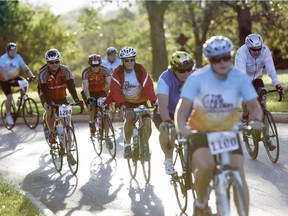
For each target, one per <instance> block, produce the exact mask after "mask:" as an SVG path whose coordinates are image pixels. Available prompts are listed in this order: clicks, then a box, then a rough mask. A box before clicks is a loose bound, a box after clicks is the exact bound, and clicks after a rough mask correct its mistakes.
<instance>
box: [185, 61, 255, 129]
mask: <svg viewBox="0 0 288 216" xmlns="http://www.w3.org/2000/svg"><path fill="white" fill-rule="evenodd" d="M180 97H181V98H185V99H187V100H189V101H192V102H193V112H192V114H191V116H190V119H189V122H188V123H189V126H190V127H191V128H192V129H194V130H199V131H229V130H231V129H232V127H233V126H234V125H235V124H236V123H237V122H238V121H239V115H238V109H239V107H240V105H241V102H242V99H243V102H248V101H250V100H252V99H256V98H257V97H258V96H257V93H256V91H255V89H254V87H253V85H252V83H251V81H250V79H249V77H248V76H247V75H245V74H244V73H243V72H241V71H240V70H238V69H237V68H235V67H233V68H232V69H231V70H230V71H229V73H228V76H227V78H226V79H225V80H221V79H218V78H217V77H216V76H215V74H214V72H213V71H212V69H211V66H210V65H207V66H206V67H204V68H202V69H199V70H197V71H196V72H195V73H193V74H191V75H190V76H189V77H188V79H187V80H186V82H185V83H184V85H183V88H182V92H181V95H180Z"/></svg>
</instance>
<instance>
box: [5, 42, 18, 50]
mask: <svg viewBox="0 0 288 216" xmlns="http://www.w3.org/2000/svg"><path fill="white" fill-rule="evenodd" d="M16 47H17V46H16V43H13V42H10V43H8V44H7V45H6V51H10V50H14V49H16Z"/></svg>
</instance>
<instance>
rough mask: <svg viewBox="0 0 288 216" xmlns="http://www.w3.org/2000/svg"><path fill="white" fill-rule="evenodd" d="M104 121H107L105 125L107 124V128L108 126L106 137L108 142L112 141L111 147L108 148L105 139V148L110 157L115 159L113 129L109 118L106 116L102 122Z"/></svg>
mask: <svg viewBox="0 0 288 216" xmlns="http://www.w3.org/2000/svg"><path fill="white" fill-rule="evenodd" d="M105 119H106V120H107V123H108V126H109V132H108V133H109V134H108V137H109V139H110V141H112V145H111V146H110V145H109V143H107V140H106V139H105V142H106V146H107V148H108V151H109V154H110V155H111V157H112V158H115V156H116V139H115V131H114V127H113V124H112V121H111V119H110V118H109V116H106V117H105V118H104V120H105ZM105 137H106V135H105ZM111 147H112V148H111Z"/></svg>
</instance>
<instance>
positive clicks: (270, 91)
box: [259, 88, 284, 102]
mask: <svg viewBox="0 0 288 216" xmlns="http://www.w3.org/2000/svg"><path fill="white" fill-rule="evenodd" d="M272 92H278V94H279V99H278V102H281V101H282V99H283V98H284V96H283V94H282V92H281V91H280V90H278V89H273V90H268V89H266V88H262V89H261V90H260V92H259V95H267V94H269V93H272Z"/></svg>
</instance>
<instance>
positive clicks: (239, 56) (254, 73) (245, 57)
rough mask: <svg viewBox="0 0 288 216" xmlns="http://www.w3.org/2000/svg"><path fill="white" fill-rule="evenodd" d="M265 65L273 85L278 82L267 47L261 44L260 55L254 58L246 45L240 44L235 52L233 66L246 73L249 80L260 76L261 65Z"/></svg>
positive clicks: (261, 71) (261, 72)
mask: <svg viewBox="0 0 288 216" xmlns="http://www.w3.org/2000/svg"><path fill="white" fill-rule="evenodd" d="M264 66H265V68H266V71H267V74H268V76H269V77H270V78H271V79H272V83H273V85H274V86H276V85H277V84H279V83H280V82H279V80H278V77H277V74H276V70H275V66H274V62H273V58H272V55H271V52H270V50H269V48H268V47H267V46H266V45H264V44H263V46H262V49H261V53H260V56H259V57H258V58H256V59H255V58H254V57H253V56H252V55H251V54H250V52H249V49H248V48H247V46H246V45H245V44H244V45H242V46H241V47H240V48H239V49H238V50H237V53H236V57H235V67H237V68H239V69H240V70H241V71H244V72H246V73H247V75H248V76H249V77H250V79H251V80H254V79H256V78H257V77H260V76H261V75H262V74H263V67H264Z"/></svg>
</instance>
